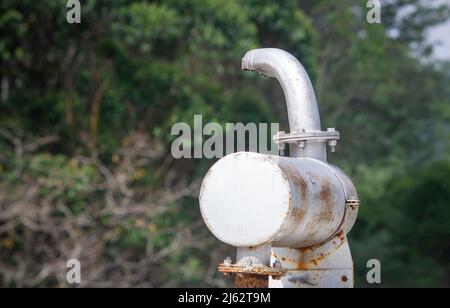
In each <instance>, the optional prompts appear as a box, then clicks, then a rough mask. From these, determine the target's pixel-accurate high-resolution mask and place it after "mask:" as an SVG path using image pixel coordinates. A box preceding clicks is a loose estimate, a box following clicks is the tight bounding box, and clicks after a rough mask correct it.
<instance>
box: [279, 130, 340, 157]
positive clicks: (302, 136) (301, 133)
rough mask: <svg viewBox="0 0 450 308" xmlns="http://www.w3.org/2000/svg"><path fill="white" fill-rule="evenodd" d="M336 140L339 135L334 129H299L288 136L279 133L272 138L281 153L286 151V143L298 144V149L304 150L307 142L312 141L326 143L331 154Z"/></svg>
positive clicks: (281, 132) (334, 149)
mask: <svg viewBox="0 0 450 308" xmlns="http://www.w3.org/2000/svg"><path fill="white" fill-rule="evenodd" d="M338 140H340V133H339V132H338V131H336V129H335V128H328V129H327V130H326V131H306V130H304V129H301V130H297V131H294V132H292V133H289V134H286V133H285V132H283V131H279V132H278V133H277V134H276V135H275V136H273V141H274V142H275V143H276V144H278V147H279V149H280V150H282V151H283V150H285V149H286V143H287V144H298V147H299V148H300V149H301V150H304V149H305V147H306V144H307V141H312V142H328V145H329V146H330V150H331V152H335V151H336V145H337V142H338Z"/></svg>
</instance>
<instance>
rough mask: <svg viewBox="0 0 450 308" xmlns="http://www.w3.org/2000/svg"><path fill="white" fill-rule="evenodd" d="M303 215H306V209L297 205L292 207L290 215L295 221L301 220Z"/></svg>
mask: <svg viewBox="0 0 450 308" xmlns="http://www.w3.org/2000/svg"><path fill="white" fill-rule="evenodd" d="M305 215H306V210H304V209H299V208H298V207H293V208H292V213H291V217H293V218H294V219H295V220H297V221H300V220H303V218H304V217H305Z"/></svg>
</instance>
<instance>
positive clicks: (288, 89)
mask: <svg viewBox="0 0 450 308" xmlns="http://www.w3.org/2000/svg"><path fill="white" fill-rule="evenodd" d="M242 69H243V70H249V71H256V72H258V73H260V74H262V75H265V76H268V77H272V78H276V79H277V80H278V82H279V83H280V84H281V87H282V88H283V92H284V95H285V97H286V103H287V111H288V118H289V126H290V129H291V132H294V131H298V130H301V129H305V130H307V131H319V130H321V125H320V115H319V109H318V107H317V101H316V96H315V94H314V89H313V87H312V84H311V80H310V79H309V76H308V74H307V73H306V71H305V69H304V68H303V66H302V65H301V64H300V62H299V61H298V60H297V59H296V58H295V57H294V56H293V55H291V54H290V53H288V52H286V51H284V50H281V49H277V48H261V49H253V50H250V51H248V52H247V53H246V54H245V56H244V58H243V59H242Z"/></svg>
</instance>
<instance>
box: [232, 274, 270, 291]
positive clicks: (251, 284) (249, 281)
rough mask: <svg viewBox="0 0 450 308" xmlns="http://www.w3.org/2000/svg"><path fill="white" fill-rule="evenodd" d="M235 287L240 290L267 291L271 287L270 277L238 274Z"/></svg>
mask: <svg viewBox="0 0 450 308" xmlns="http://www.w3.org/2000/svg"><path fill="white" fill-rule="evenodd" d="M234 279H235V280H234V285H235V287H236V288H239V289H266V288H268V287H269V277H268V276H261V275H252V274H237V275H236V277H235V278H234Z"/></svg>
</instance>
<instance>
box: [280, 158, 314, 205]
mask: <svg viewBox="0 0 450 308" xmlns="http://www.w3.org/2000/svg"><path fill="white" fill-rule="evenodd" d="M283 171H284V172H285V173H286V174H287V175H288V177H289V178H290V179H291V180H292V182H293V183H294V184H295V185H297V187H298V189H299V190H300V194H301V196H302V199H303V200H305V199H306V198H307V197H308V183H306V180H305V179H304V178H303V177H302V176H301V175H300V174H299V173H298V171H297V170H296V169H295V168H293V167H291V166H287V167H283Z"/></svg>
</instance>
